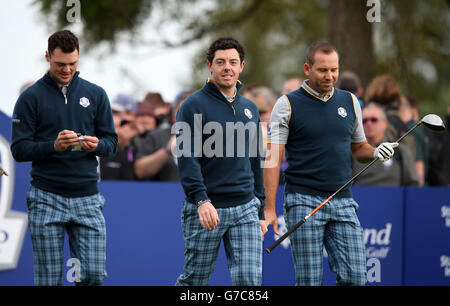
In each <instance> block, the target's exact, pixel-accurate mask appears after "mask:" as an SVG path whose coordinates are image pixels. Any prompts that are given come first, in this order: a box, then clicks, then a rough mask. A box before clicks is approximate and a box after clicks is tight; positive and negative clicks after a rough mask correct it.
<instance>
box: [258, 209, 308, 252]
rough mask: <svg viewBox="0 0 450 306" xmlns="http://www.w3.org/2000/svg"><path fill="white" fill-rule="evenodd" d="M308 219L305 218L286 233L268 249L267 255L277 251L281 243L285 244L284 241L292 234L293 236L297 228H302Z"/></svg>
mask: <svg viewBox="0 0 450 306" xmlns="http://www.w3.org/2000/svg"><path fill="white" fill-rule="evenodd" d="M306 219H307V218H306V217H305V218H303V219H302V220H300V222H298V223H297V224H296V225H294V226H293V227H292V228H291V229H290V230H288V231H287V232H286V233H284V234H283V236H281V237H280V238H278V239H277V240H276V241H275V242H274V243H272V245H271V246H269V247H268V248H267V249H266V252H267V254H270V252H272V250H273V249H275V248H276V247H277V246H278V245H279V244H280V243H281V242H283V240H284V239H286V238H287V237H288V236H289V235H290V234H292V232H294V231H295V230H296V229H297V228H299V227H300V226H302V224H303V223H305V222H306Z"/></svg>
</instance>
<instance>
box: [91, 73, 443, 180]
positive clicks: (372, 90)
mask: <svg viewBox="0 0 450 306" xmlns="http://www.w3.org/2000/svg"><path fill="white" fill-rule="evenodd" d="M302 82H303V78H302V77H299V76H297V77H291V78H288V79H286V80H285V82H284V84H283V86H282V88H281V90H280V92H276V91H274V90H272V89H271V88H270V87H268V86H265V85H263V84H248V85H246V86H244V88H243V89H242V91H241V94H242V95H243V96H244V97H246V98H248V99H250V100H251V101H253V102H254V103H255V104H256V106H257V107H258V110H259V115H260V120H261V122H262V125H261V127H262V136H263V140H264V141H263V143H264V150H265V145H266V141H265V139H266V137H267V127H268V123H269V120H270V114H271V112H272V109H273V107H274V105H275V103H276V101H277V99H278V97H279V96H281V95H284V94H287V93H289V92H291V91H293V90H296V89H297V88H299V87H300V86H301V85H302ZM336 88H340V89H344V90H347V91H349V92H351V93H353V94H354V95H355V96H356V97H357V99H358V101H359V104H360V106H361V109H362V118H361V121H362V123H363V127H364V132H365V134H366V137H367V141H368V142H369V143H370V144H371V145H372V146H374V147H376V146H377V145H378V144H379V143H381V142H383V141H391V142H393V141H395V140H397V139H398V138H399V137H400V136H401V135H402V134H403V133H405V132H406V131H407V130H408V129H409V128H411V127H412V126H414V124H415V123H416V122H418V121H419V120H420V118H421V116H420V102H419V101H418V100H417V99H416V98H414V97H411V96H405V95H404V94H402V92H401V90H400V86H399V85H398V83H397V82H396V80H395V79H394V78H393V77H392V76H391V75H389V74H384V75H379V76H376V77H375V78H374V79H373V80H372V81H371V82H370V83H369V84H368V86H367V87H366V88H363V86H362V85H361V81H360V79H359V77H358V75H357V74H355V73H354V72H351V71H344V72H342V73H341V74H340V76H339V81H338V82H337V84H336ZM193 92H194V91H193V90H182V91H180V93H179V94H178V95H177V96H176V97H175V99H174V101H172V102H167V101H164V99H163V97H162V96H161V94H159V93H157V92H150V93H148V94H147V95H146V96H145V98H144V99H143V100H142V101H137V100H136V99H135V98H134V97H133V96H131V95H128V94H119V95H117V96H116V97H114V98H113V99H112V100H111V107H112V110H113V116H114V123H115V127H116V131H117V134H118V136H119V150H118V152H117V153H116V155H115V156H113V157H110V158H102V159H101V160H100V173H101V179H102V180H144V181H172V182H176V181H178V180H179V178H178V170H177V162H176V158H175V156H174V154H173V153H172V152H173V148H174V146H175V142H176V141H175V136H174V135H172V134H171V128H172V125H173V124H174V123H175V118H176V112H177V109H178V107H179V106H180V105H181V103H182V102H183V101H184V100H185V99H186V98H187V97H188V96H189V95H190V94H191V93H193ZM443 119H444V123H445V124H446V126H447V127H448V126H449V124H450V104H449V106H448V109H447V115H446V117H445V118H443ZM352 165H353V173H354V174H356V173H358V172H359V171H360V169H362V167H363V166H364V165H362V164H360V163H358V162H357V161H356V160H353V161H352ZM286 166H287V165H286V162H285V161H284V162H283V164H282V166H281V174H280V175H281V179H280V184H281V183H283V182H284V181H283V175H282V172H283V170H284V169H285V168H286ZM354 184H355V185H370V186H450V132H449V129H446V130H445V131H444V132H442V133H434V132H429V131H427V130H426V129H422V128H417V129H415V130H414V131H413V132H412V133H411V134H410V135H408V136H407V137H405V138H404V139H403V140H402V143H401V144H400V146H399V148H398V149H396V153H395V155H394V158H392V159H391V160H390V161H389V162H386V163H379V164H378V165H375V166H374V167H372V168H371V169H369V170H368V171H366V172H365V173H364V174H362V175H361V176H360V177H358V179H357V180H355V182H354Z"/></svg>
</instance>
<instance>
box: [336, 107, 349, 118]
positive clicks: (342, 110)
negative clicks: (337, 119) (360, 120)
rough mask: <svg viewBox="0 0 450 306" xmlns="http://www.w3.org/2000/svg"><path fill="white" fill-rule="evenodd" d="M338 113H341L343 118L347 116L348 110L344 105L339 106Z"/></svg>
mask: <svg viewBox="0 0 450 306" xmlns="http://www.w3.org/2000/svg"><path fill="white" fill-rule="evenodd" d="M338 114H339V115H340V116H341V117H342V118H345V117H347V111H346V110H345V108H343V107H339V108H338Z"/></svg>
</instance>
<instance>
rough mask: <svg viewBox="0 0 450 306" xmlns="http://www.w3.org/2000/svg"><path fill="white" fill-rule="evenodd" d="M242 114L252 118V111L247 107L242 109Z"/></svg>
mask: <svg viewBox="0 0 450 306" xmlns="http://www.w3.org/2000/svg"><path fill="white" fill-rule="evenodd" d="M244 114H245V115H246V116H247V117H248V119H252V118H253V115H252V112H251V111H250V110H249V109H248V108H246V109H244Z"/></svg>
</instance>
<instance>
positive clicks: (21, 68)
mask: <svg viewBox="0 0 450 306" xmlns="http://www.w3.org/2000/svg"><path fill="white" fill-rule="evenodd" d="M32 2H33V0H16V1H3V0H2V9H1V10H0V41H1V42H2V43H1V45H2V47H1V48H0V54H1V63H2V64H1V67H2V69H1V70H2V73H1V75H0V92H1V95H2V98H1V99H0V111H3V112H4V113H5V114H7V115H9V116H11V114H12V112H13V109H14V104H15V102H16V100H17V97H18V93H19V89H20V87H21V86H22V85H23V84H24V83H26V82H29V81H33V80H38V79H39V78H41V77H42V76H43V75H44V73H45V71H46V69H47V67H48V63H47V62H46V61H45V57H44V55H45V50H46V49H47V39H48V37H49V36H50V35H51V34H52V33H53V31H49V30H48V29H47V27H46V25H45V23H43V22H42V17H40V16H39V15H38V7H37V6H36V5H33V6H32V5H31V3H32ZM78 28H79V27H78ZM72 30H73V31H74V32H75V34H77V35H79V32H77V31H76V26H75V28H74V29H72ZM151 31H152V28H151V25H150V24H149V25H147V26H144V28H143V32H144V33H147V34H148V33H149V32H151ZM197 48H198V44H197V45H196V44H193V45H189V46H188V47H184V48H177V49H166V50H162V49H158V50H155V49H154V48H153V49H152V48H149V47H148V46H142V47H136V46H129V45H128V44H119V45H118V50H117V52H116V53H115V54H114V55H112V54H110V52H109V48H108V47H107V46H106V45H104V46H101V47H99V48H97V49H96V50H94V52H92V53H89V54H86V53H83V45H82V44H81V45H80V49H81V50H80V52H81V54H80V61H79V66H78V70H79V71H80V76H81V77H82V78H85V79H87V80H88V81H90V82H93V83H96V84H97V85H100V86H102V87H103V88H104V89H105V90H106V92H107V94H108V96H109V98H110V100H111V99H113V98H114V97H115V96H116V95H117V94H118V93H121V92H123V93H128V94H132V95H133V96H135V98H136V99H137V100H142V99H143V97H144V95H145V93H146V92H149V91H156V92H160V93H161V94H162V96H163V98H164V99H165V100H166V101H167V102H171V101H172V100H173V99H174V97H175V95H176V94H177V93H178V91H180V90H181V89H183V88H184V87H183V82H186V80H187V79H188V78H189V77H190V71H191V66H192V65H191V58H192V56H193V55H194V53H195V51H196V49H197ZM99 55H103V56H102V57H99ZM206 77H207V76H205V79H206Z"/></svg>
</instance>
